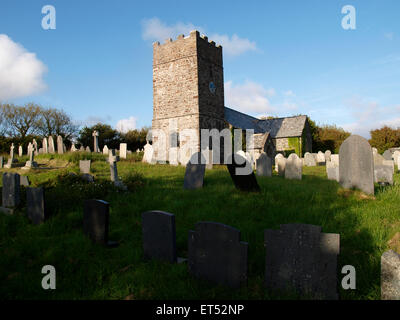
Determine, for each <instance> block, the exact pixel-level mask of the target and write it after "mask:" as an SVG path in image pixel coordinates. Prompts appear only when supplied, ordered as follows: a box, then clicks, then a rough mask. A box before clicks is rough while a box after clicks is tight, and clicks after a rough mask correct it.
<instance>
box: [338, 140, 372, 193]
mask: <svg viewBox="0 0 400 320" xmlns="http://www.w3.org/2000/svg"><path fill="white" fill-rule="evenodd" d="M339 157H340V163H339V183H340V184H341V185H342V187H343V188H348V189H350V188H357V189H360V190H361V191H363V192H365V193H366V194H374V162H373V155H372V149H371V146H370V145H369V143H368V141H367V140H366V139H364V138H363V137H360V136H358V135H351V136H350V137H348V138H347V139H346V140H345V141H344V142H343V143H342V145H341V146H340V150H339Z"/></svg>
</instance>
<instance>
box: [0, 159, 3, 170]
mask: <svg viewBox="0 0 400 320" xmlns="http://www.w3.org/2000/svg"><path fill="white" fill-rule="evenodd" d="M3 166H4V159H3V156H0V169H1V168H3Z"/></svg>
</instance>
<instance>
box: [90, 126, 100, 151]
mask: <svg viewBox="0 0 400 320" xmlns="http://www.w3.org/2000/svg"><path fill="white" fill-rule="evenodd" d="M92 136H93V152H96V153H97V152H100V148H99V132H98V131H97V130H94V131H93V133H92Z"/></svg>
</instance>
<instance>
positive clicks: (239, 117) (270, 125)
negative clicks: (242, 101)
mask: <svg viewBox="0 0 400 320" xmlns="http://www.w3.org/2000/svg"><path fill="white" fill-rule="evenodd" d="M225 120H226V121H227V122H228V123H230V124H231V125H232V126H234V127H235V128H240V129H253V130H254V133H265V132H269V134H270V135H271V137H272V138H289V137H300V136H301V135H302V133H303V130H304V126H305V124H306V121H307V116H304V115H301V116H295V117H286V118H276V119H265V120H261V119H257V118H254V117H252V116H249V115H247V114H244V113H241V112H239V111H236V110H233V109H230V108H227V107H225Z"/></svg>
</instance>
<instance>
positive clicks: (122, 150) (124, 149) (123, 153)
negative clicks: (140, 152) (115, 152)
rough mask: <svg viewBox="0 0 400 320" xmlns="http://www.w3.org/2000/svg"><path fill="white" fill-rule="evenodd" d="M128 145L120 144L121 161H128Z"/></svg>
mask: <svg viewBox="0 0 400 320" xmlns="http://www.w3.org/2000/svg"><path fill="white" fill-rule="evenodd" d="M127 148H128V145H127V144H126V143H120V144H119V157H120V158H121V159H126V153H127Z"/></svg>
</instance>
